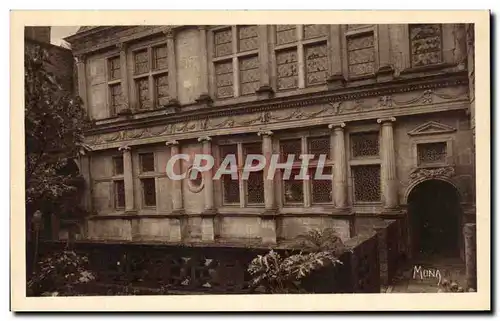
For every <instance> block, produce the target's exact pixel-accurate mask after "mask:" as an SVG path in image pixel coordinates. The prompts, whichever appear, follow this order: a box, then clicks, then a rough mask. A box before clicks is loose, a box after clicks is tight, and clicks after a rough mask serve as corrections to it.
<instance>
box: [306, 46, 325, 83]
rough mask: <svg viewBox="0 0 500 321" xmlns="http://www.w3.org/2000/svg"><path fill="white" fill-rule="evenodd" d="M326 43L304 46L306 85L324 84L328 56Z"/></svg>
mask: <svg viewBox="0 0 500 321" xmlns="http://www.w3.org/2000/svg"><path fill="white" fill-rule="evenodd" d="M326 53H327V47H326V43H321V44H315V45H312V46H307V47H305V56H306V83H307V85H308V86H309V85H317V84H324V83H325V80H326V78H327V70H328V56H327V54H326Z"/></svg>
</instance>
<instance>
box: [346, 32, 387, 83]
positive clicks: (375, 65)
mask: <svg viewBox="0 0 500 321" xmlns="http://www.w3.org/2000/svg"><path fill="white" fill-rule="evenodd" d="M348 26H349V25H347V24H344V25H341V29H342V57H343V58H342V70H343V75H344V78H345V79H346V80H348V81H349V80H363V79H367V78H373V77H375V76H376V73H377V71H378V68H379V67H380V62H379V60H380V57H379V55H380V52H379V40H378V25H375V24H374V25H360V26H359V27H355V28H352V29H349V28H348ZM370 33H371V34H372V35H373V46H374V49H373V50H374V51H375V60H374V62H373V73H371V74H366V75H359V76H352V75H350V74H349V52H348V48H347V39H348V38H349V37H356V36H361V35H364V34H370Z"/></svg>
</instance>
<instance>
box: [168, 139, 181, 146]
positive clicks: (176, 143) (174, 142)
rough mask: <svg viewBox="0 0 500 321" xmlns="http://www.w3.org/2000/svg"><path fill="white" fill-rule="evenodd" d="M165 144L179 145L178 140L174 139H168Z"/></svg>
mask: <svg viewBox="0 0 500 321" xmlns="http://www.w3.org/2000/svg"><path fill="white" fill-rule="evenodd" d="M165 145H166V146H172V145H179V142H178V141H176V140H170V141H168V142H165Z"/></svg>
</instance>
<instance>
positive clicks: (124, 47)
mask: <svg viewBox="0 0 500 321" xmlns="http://www.w3.org/2000/svg"><path fill="white" fill-rule="evenodd" d="M116 48H118V49H120V50H125V49H126V48H127V44H126V43H124V42H119V43H117V44H116Z"/></svg>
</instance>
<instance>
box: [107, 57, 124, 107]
mask: <svg viewBox="0 0 500 321" xmlns="http://www.w3.org/2000/svg"><path fill="white" fill-rule="evenodd" d="M107 82H108V105H109V109H110V114H111V115H112V116H114V115H116V114H117V113H118V112H119V111H120V109H121V108H122V103H123V100H122V84H121V59H120V56H113V57H110V58H108V59H107Z"/></svg>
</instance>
